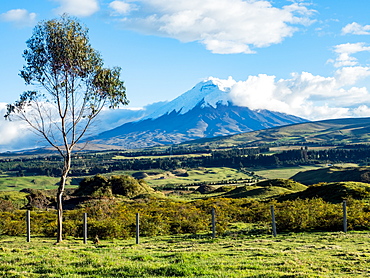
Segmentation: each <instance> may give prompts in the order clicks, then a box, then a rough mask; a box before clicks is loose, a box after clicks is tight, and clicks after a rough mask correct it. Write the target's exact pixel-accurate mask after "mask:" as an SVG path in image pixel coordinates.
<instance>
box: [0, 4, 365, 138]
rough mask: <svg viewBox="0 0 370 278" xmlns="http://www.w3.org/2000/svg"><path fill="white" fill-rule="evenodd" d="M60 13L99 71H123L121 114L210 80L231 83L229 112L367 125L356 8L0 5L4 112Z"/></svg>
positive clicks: (360, 13)
mask: <svg viewBox="0 0 370 278" xmlns="http://www.w3.org/2000/svg"><path fill="white" fill-rule="evenodd" d="M64 12H66V13H68V14H70V15H72V16H75V17H77V18H78V19H79V20H80V21H81V22H82V23H83V24H85V25H86V26H87V27H88V28H89V34H90V41H91V44H92V46H93V47H94V48H95V49H97V50H98V51H100V52H101V54H102V57H103V59H104V61H105V64H106V65H107V66H110V67H112V66H120V67H121V68H122V79H123V80H124V81H125V84H126V87H127V96H128V99H129V100H130V104H129V106H128V108H130V109H136V108H140V107H144V106H147V105H149V104H152V103H155V102H159V101H166V100H172V99H174V98H176V97H177V96H179V95H181V94H182V93H184V92H185V91H187V90H189V89H191V88H192V87H193V86H194V85H195V84H197V83H198V82H200V81H202V80H204V79H206V78H208V77H210V76H212V77H214V78H218V79H221V80H226V79H228V78H229V77H231V78H232V79H233V80H235V84H234V86H233V87H232V88H231V94H232V95H233V99H234V102H235V103H236V104H238V105H246V106H252V108H254V109H263V108H267V109H271V110H277V111H283V112H286V113H291V114H295V115H297V116H301V117H305V118H307V119H312V120H316V119H326V118H336V117H361V116H370V92H369V90H370V55H369V52H370V41H369V38H370V19H369V12H370V1H363V0H341V1H337V0H336V1H334V0H310V1H303V0H302V1H282V0H276V1H267V0H249V1H247V0H212V1H211V0H187V1H176V0H138V1H131V0H128V1H123V0H122V1H117V0H115V1H113V0H79V1H75V0H38V1H29V0H12V1H1V3H0V35H1V38H2V42H1V44H0V61H1V64H0V85H1V86H0V90H1V94H0V103H2V105H3V107H4V104H5V103H9V102H14V101H15V100H16V99H17V97H18V96H19V94H20V93H22V92H23V91H24V90H26V87H25V86H24V85H23V81H22V79H21V78H20V77H19V76H18V73H19V70H20V69H21V68H22V66H23V63H24V61H23V58H22V52H23V50H24V49H25V46H26V45H25V42H26V40H27V39H28V38H29V37H31V35H32V29H33V27H34V26H35V24H37V22H38V21H41V20H48V19H52V18H55V17H58V16H59V15H60V14H61V13H64ZM5 127H6V128H7V130H10V129H9V125H7V124H6V123H3V122H0V130H4V128H5ZM11 132H13V133H11ZM8 133H9V134H10V135H9V138H11V137H12V136H11V134H16V131H8ZM0 144H1V142H0Z"/></svg>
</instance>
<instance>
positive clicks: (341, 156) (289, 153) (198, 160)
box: [0, 145, 370, 176]
mask: <svg viewBox="0 0 370 278" xmlns="http://www.w3.org/2000/svg"><path fill="white" fill-rule="evenodd" d="M167 151H168V153H171V152H170V151H169V150H167ZM204 151H205V152H201V150H198V153H199V154H200V153H202V154H205V153H206V154H207V155H198V156H187V155H185V154H186V152H187V150H183V153H182V154H184V156H176V157H175V156H171V155H167V156H164V157H158V153H159V152H156V153H155V155H156V157H152V158H151V157H150V156H149V155H148V153H146V156H145V157H141V156H139V154H144V153H143V152H135V153H129V154H127V153H126V152H125V153H122V152H105V153H95V154H92V153H85V154H84V153H78V154H75V157H74V159H73V160H72V161H73V162H72V170H71V175H73V176H86V175H96V174H102V173H110V172H113V171H119V170H149V169H163V170H172V169H177V168H196V167H232V168H239V169H240V168H245V167H261V166H262V167H276V166H295V165H305V164H318V163H360V164H363V165H367V164H369V163H370V147H369V146H366V145H362V146H360V147H359V148H347V147H341V148H335V149H334V148H332V149H324V150H310V149H309V148H308V147H301V148H300V149H294V150H286V151H282V152H279V153H270V152H269V151H270V149H269V148H268V147H259V148H234V149H229V150H216V151H209V150H204ZM177 152H178V153H179V154H180V153H181V152H180V150H177ZM165 153H166V152H164V153H163V155H164V154H165ZM134 154H135V155H134ZM153 154H154V152H153ZM117 156H126V158H125V159H115V157H117ZM131 156H132V157H131ZM61 167H62V165H61V161H60V159H59V158H58V157H57V156H51V157H38V158H30V159H7V160H4V159H3V160H1V161H0V171H7V172H9V171H13V172H14V173H15V174H16V175H46V176H59V175H60V171H61Z"/></svg>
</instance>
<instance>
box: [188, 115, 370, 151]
mask: <svg viewBox="0 0 370 278" xmlns="http://www.w3.org/2000/svg"><path fill="white" fill-rule="evenodd" d="M369 142H370V118H361V119H359V118H346V119H334V120H325V121H316V122H308V123H302V124H293V125H287V126H282V127H276V128H269V129H264V130H259V131H253V132H248V133H242V134H237V135H232V136H223V137H215V138H211V139H200V140H195V141H191V142H188V144H191V145H193V146H195V145H202V146H210V147H212V148H217V147H226V146H227V147H231V146H243V145H246V144H248V145H264V144H277V145H284V144H300V143H319V144H327V143H330V144H341V143H345V144H356V143H369Z"/></svg>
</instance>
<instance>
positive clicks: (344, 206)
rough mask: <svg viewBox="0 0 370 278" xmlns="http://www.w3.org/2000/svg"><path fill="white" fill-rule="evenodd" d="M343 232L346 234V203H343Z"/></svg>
mask: <svg viewBox="0 0 370 278" xmlns="http://www.w3.org/2000/svg"><path fill="white" fill-rule="evenodd" d="M343 232H345V233H347V201H346V200H344V201H343Z"/></svg>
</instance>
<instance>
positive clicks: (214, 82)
mask: <svg viewBox="0 0 370 278" xmlns="http://www.w3.org/2000/svg"><path fill="white" fill-rule="evenodd" d="M234 83H235V81H234V80H232V79H228V80H220V79H217V78H209V79H208V80H205V81H204V82H200V83H198V84H197V85H196V86H194V87H193V88H192V89H191V90H189V91H187V92H186V93H184V94H182V95H181V96H179V97H177V98H176V99H174V100H173V101H171V102H168V103H166V104H164V105H163V106H162V107H160V108H158V109H157V110H156V111H155V112H154V113H152V114H150V115H148V116H147V117H145V118H144V119H142V120H140V121H135V122H130V123H126V124H123V125H121V126H119V127H117V128H114V129H112V130H108V131H105V132H103V133H101V134H99V135H97V136H95V137H93V138H90V140H89V141H92V143H94V144H105V145H116V146H121V147H122V146H123V147H126V148H141V147H150V146H156V145H163V144H178V143H182V142H185V141H189V140H194V139H199V138H210V137H215V136H225V135H232V134H239V133H243V132H249V131H254V130H261V129H266V128H270V127H275V126H282V125H289V124H293V123H302V122H306V120H304V119H302V118H299V117H295V116H292V115H287V114H284V113H280V112H273V111H269V110H251V109H249V108H247V107H240V106H235V105H233V104H232V101H231V98H230V90H231V86H232V85H233V84H234Z"/></svg>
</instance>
